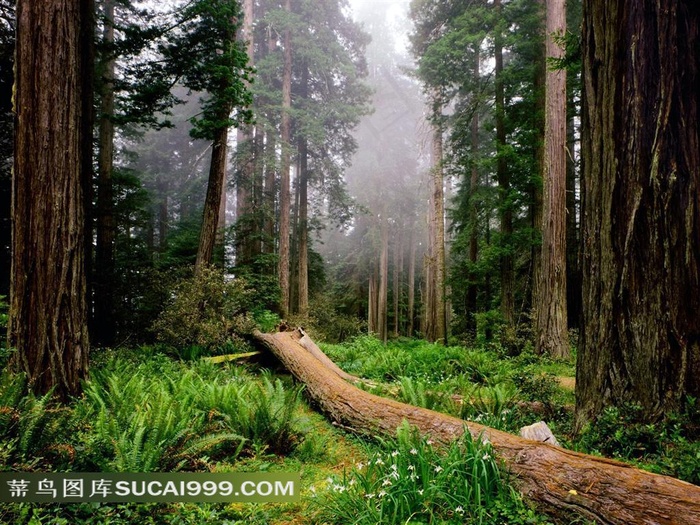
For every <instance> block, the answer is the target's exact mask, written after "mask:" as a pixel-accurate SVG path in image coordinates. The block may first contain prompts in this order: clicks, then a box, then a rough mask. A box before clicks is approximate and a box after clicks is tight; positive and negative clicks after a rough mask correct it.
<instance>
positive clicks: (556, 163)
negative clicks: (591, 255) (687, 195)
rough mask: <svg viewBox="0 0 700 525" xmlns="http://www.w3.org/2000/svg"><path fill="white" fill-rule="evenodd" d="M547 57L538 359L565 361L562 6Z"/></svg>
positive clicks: (555, 0)
mask: <svg viewBox="0 0 700 525" xmlns="http://www.w3.org/2000/svg"><path fill="white" fill-rule="evenodd" d="M546 9H547V24H546V31H547V35H546V57H547V59H548V60H549V62H550V67H549V68H548V70H547V73H546V82H545V100H546V103H545V106H546V108H545V134H544V144H545V147H544V161H543V166H542V167H543V175H542V180H543V181H544V212H543V222H542V225H541V226H542V256H541V259H540V263H539V265H538V268H539V270H540V273H539V275H537V276H535V278H536V279H538V281H539V286H538V294H537V304H535V305H533V307H534V308H536V310H537V313H536V334H535V337H536V340H535V345H536V346H535V348H536V350H537V352H538V353H546V354H549V355H551V356H553V357H566V356H568V355H569V338H568V323H567V319H566V313H567V309H566V160H567V159H566V144H567V141H566V139H567V135H566V124H567V119H566V69H564V68H562V67H556V68H555V67H553V66H552V62H554V61H559V62H561V59H562V57H563V56H564V49H563V48H562V45H561V41H562V39H563V38H564V33H565V31H566V4H565V1H564V0H547V3H546Z"/></svg>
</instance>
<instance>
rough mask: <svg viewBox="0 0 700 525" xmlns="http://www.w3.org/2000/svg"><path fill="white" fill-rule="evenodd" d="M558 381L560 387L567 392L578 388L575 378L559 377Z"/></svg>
mask: <svg viewBox="0 0 700 525" xmlns="http://www.w3.org/2000/svg"><path fill="white" fill-rule="evenodd" d="M557 381H558V382H559V386H561V387H562V388H565V389H566V390H574V389H575V388H576V378H575V377H564V376H558V377H557Z"/></svg>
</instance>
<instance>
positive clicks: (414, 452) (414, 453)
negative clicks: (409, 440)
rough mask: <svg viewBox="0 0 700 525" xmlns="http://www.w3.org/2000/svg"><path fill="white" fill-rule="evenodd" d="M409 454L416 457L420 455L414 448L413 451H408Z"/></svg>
mask: <svg viewBox="0 0 700 525" xmlns="http://www.w3.org/2000/svg"><path fill="white" fill-rule="evenodd" d="M408 452H409V453H411V454H413V455H414V456H415V455H416V454H418V451H417V450H416V449H415V448H412V449H411V450H409V451H408Z"/></svg>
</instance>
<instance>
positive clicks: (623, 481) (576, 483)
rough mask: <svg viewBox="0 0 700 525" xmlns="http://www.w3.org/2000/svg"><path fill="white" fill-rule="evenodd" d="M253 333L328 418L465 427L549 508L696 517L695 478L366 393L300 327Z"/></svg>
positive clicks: (601, 518) (649, 517)
mask: <svg viewBox="0 0 700 525" xmlns="http://www.w3.org/2000/svg"><path fill="white" fill-rule="evenodd" d="M255 338H256V340H257V341H258V342H259V343H261V344H262V345H263V346H264V347H266V348H267V349H269V350H270V351H271V352H272V353H273V354H274V355H275V356H276V357H277V358H278V359H279V360H280V361H281V362H282V364H283V365H284V366H285V367H286V368H287V369H288V370H289V371H290V372H291V373H292V374H293V375H294V377H295V378H296V379H298V380H299V381H301V382H302V383H304V384H305V385H306V390H307V392H308V394H309V396H310V398H311V400H312V401H313V402H314V403H315V404H317V405H318V407H319V408H320V409H321V410H322V411H323V412H325V413H326V414H327V415H328V416H330V418H331V419H333V420H334V421H336V422H338V423H340V424H342V425H344V426H347V427H350V428H353V429H356V430H359V431H364V432H368V433H378V434H384V435H394V434H395V432H396V428H397V427H398V426H399V425H400V424H401V423H402V422H403V421H404V420H406V421H408V423H409V424H411V425H413V426H415V427H417V428H418V429H420V431H421V432H423V433H425V434H427V435H430V436H431V437H432V438H433V439H436V440H438V441H442V442H445V443H447V442H449V441H451V440H454V439H455V438H457V437H459V436H460V435H461V434H462V433H463V432H464V431H465V430H467V431H468V432H469V433H470V434H471V435H472V436H474V437H475V438H477V439H486V440H488V441H489V442H490V443H491V444H492V445H493V448H494V452H495V453H496V454H497V455H498V457H499V458H500V459H501V460H502V461H503V462H504V463H505V465H506V466H507V467H508V469H509V470H510V472H511V473H512V474H514V475H515V476H516V478H517V482H518V484H519V487H520V490H521V491H522V493H523V494H524V496H525V497H526V498H528V499H530V500H533V501H535V502H537V503H538V504H540V505H541V506H542V507H543V508H544V509H545V510H548V511H550V512H552V513H553V514H555V515H558V516H564V517H571V515H573V514H575V513H579V514H581V515H583V516H585V517H586V518H589V519H594V520H596V521H597V522H599V523H603V524H619V525H622V524H625V525H628V524H631V523H634V524H678V525H681V524H683V525H693V524H700V487H698V486H696V485H692V484H690V483H685V482H683V481H679V480H677V479H673V478H670V477H667V476H660V475H658V474H652V473H649V472H644V471H641V470H639V469H636V468H634V467H632V466H629V465H625V464H623V463H620V462H617V461H613V460H609V459H605V458H599V457H594V456H588V455H586V454H581V453H578V452H572V451H570V450H565V449H562V448H559V447H554V446H551V445H548V444H545V443H539V442H536V441H531V440H527V439H523V438H521V437H517V436H514V435H511V434H507V433H505V432H501V431H498V430H494V429H491V428H488V427H485V426H483V425H479V424H476V423H472V422H467V421H464V420H462V419H458V418H455V417H451V416H448V415H445V414H441V413H439V412H434V411H432V410H427V409H424V408H419V407H415V406H412V405H407V404H404V403H399V402H398V401H394V400H391V399H386V398H382V397H379V396H376V395H373V394H370V393H368V392H365V391H363V390H360V389H359V388H357V387H355V386H353V385H351V384H349V383H348V382H347V381H345V380H344V379H343V377H341V375H342V374H340V375H339V374H338V373H336V370H335V365H328V361H330V359H328V358H327V357H325V358H324V357H321V358H320V359H321V360H319V357H318V352H320V350H319V349H318V348H317V347H316V349H315V350H313V351H311V350H309V349H308V348H309V347H311V344H310V343H309V341H310V339H309V338H308V337H305V334H304V333H303V332H302V331H300V330H296V331H293V332H279V333H276V334H262V333H256V335H255ZM311 343H312V342H311ZM313 346H315V345H313ZM321 353H322V352H321ZM326 360H328V361H326ZM352 377H354V376H350V378H352Z"/></svg>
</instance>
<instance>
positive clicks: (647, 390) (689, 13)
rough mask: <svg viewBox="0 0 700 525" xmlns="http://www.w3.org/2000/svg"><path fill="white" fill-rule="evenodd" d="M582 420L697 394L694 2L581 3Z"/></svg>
mask: <svg viewBox="0 0 700 525" xmlns="http://www.w3.org/2000/svg"><path fill="white" fill-rule="evenodd" d="M583 9H584V24H583V80H584V82H583V85H584V90H585V93H584V98H583V129H582V133H583V135H582V146H583V149H582V154H583V162H584V168H583V180H584V203H583V206H584V207H583V245H584V249H583V279H584V283H583V301H584V312H583V326H582V333H581V338H582V344H581V347H580V349H579V354H578V363H577V366H578V372H577V381H576V400H577V422H578V425H579V426H581V425H582V424H583V423H585V422H586V421H587V420H590V418H592V417H593V416H595V415H596V414H597V413H598V412H600V411H601V409H602V408H603V407H604V406H606V405H611V404H612V405H618V404H621V403H623V402H633V403H637V404H639V405H641V407H642V409H643V410H644V412H645V414H646V416H647V417H648V418H649V419H655V418H658V417H660V416H662V415H663V414H664V412H667V411H669V410H674V409H677V408H678V407H679V406H680V405H681V404H682V402H683V400H684V398H685V395H692V396H698V395H700V316H698V312H699V311H700V243H699V242H698V240H699V239H700V211H699V209H698V206H699V203H700V194H699V193H700V191H699V184H700V146H699V140H698V139H699V137H698V124H699V117H700V114H699V112H698V93H700V78H699V76H698V70H699V68H700V41H699V39H698V27H699V25H700V8H699V7H698V5H697V3H696V2H694V1H691V0H685V1H678V2H665V3H664V4H663V5H661V3H659V2H652V1H650V0H640V1H634V2H633V1H630V0H626V1H621V2H609V1H606V0H585V1H584V3H583Z"/></svg>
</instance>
